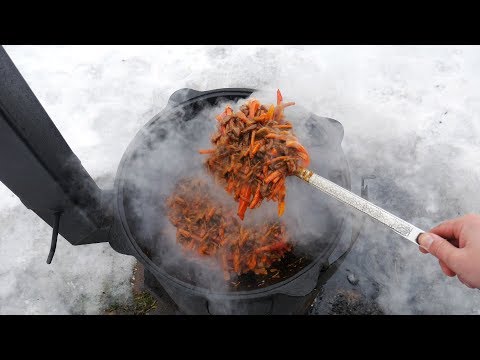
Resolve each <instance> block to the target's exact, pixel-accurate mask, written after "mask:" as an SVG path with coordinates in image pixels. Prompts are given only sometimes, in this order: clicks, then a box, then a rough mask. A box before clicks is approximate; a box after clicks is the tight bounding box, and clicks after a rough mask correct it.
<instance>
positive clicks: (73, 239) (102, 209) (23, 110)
mask: <svg viewBox="0 0 480 360" xmlns="http://www.w3.org/2000/svg"><path fill="white" fill-rule="evenodd" d="M0 181H2V182H3V183H4V184H5V185H6V186H7V187H8V188H9V189H10V190H11V191H12V192H13V193H15V195H17V196H18V197H19V198H20V200H21V201H22V202H23V204H25V206H26V207H27V208H29V209H31V210H32V211H34V212H35V213H36V214H37V215H38V216H40V217H41V218H42V219H43V220H44V221H45V222H46V223H47V224H49V225H50V226H52V227H55V228H56V230H58V233H60V234H61V235H62V236H63V237H64V238H65V239H67V240H68V241H69V242H70V243H71V244H73V245H83V244H90V243H98V242H105V241H108V233H109V229H110V225H111V211H110V202H109V201H107V199H106V198H107V196H105V194H104V193H103V192H102V191H101V190H100V188H99V187H98V186H97V184H96V183H95V182H94V181H93V179H92V178H91V177H90V175H89V174H88V172H87V171H86V170H85V169H84V168H83V166H82V164H81V162H80V160H79V159H78V158H77V156H75V154H74V153H73V151H72V150H71V149H70V147H69V146H68V144H67V143H66V141H65V139H64V138H63V137H62V135H61V134H60V132H59V131H58V129H57V128H56V126H55V125H54V123H53V121H52V120H51V119H50V117H49V116H48V114H47V113H46V111H45V110H44V109H43V107H42V105H41V104H40V102H39V101H38V99H37V98H36V97H35V95H34V93H33V92H32V90H31V89H30V87H29V86H28V84H27V83H26V81H25V79H24V78H23V77H22V75H21V74H20V72H19V71H18V69H17V68H16V67H15V65H14V64H13V62H12V61H11V59H10V58H9V56H8V55H7V53H6V51H5V50H4V49H3V47H1V46H0ZM56 225H58V226H56ZM54 235H55V234H54ZM53 238H55V241H56V236H53V237H52V242H53ZM53 245H54V244H53V243H52V249H55V247H54V246H53ZM50 255H53V254H52V253H51V254H50ZM49 260H50V261H51V256H49Z"/></svg>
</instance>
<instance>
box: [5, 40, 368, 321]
mask: <svg viewBox="0 0 480 360" xmlns="http://www.w3.org/2000/svg"><path fill="white" fill-rule="evenodd" d="M252 92H253V90H252V89H218V90H211V91H205V92H199V91H195V90H191V89H182V90H179V91H177V92H175V93H174V94H173V95H172V96H171V97H170V99H169V102H168V104H167V106H166V108H165V109H164V110H163V111H162V112H160V113H159V114H158V115H156V116H155V117H154V118H153V119H152V120H151V121H150V122H148V123H147V124H146V125H145V126H144V127H143V128H142V129H141V130H140V131H139V132H138V134H137V135H136V136H135V138H134V139H133V141H132V142H131V144H130V145H129V147H128V149H127V151H126V152H125V154H124V156H123V158H122V160H121V163H120V165H119V167H118V171H117V175H116V179H115V189H114V191H113V192H112V191H101V190H100V189H99V188H98V187H97V185H96V184H95V182H94V181H93V180H92V179H91V177H90V176H89V175H88V173H87V172H86V171H85V169H84V168H83V167H82V166H81V163H80V161H79V160H78V158H77V157H76V156H75V155H74V154H73V152H72V151H71V149H70V148H69V147H68V145H67V144H66V143H65V140H64V139H63V137H62V136H61V134H60V133H59V132H58V130H57V129H56V127H55V126H54V124H53V122H52V121H51V120H50V118H49V117H48V115H47V114H46V112H45V111H44V109H43V108H42V107H41V105H40V103H39V102H38V100H37V99H36V98H35V95H34V94H33V93H32V91H31V90H30V88H29V87H28V85H27V84H26V82H25V81H24V79H23V78H22V76H21V75H20V73H19V72H18V70H17V69H16V68H15V66H14V65H13V63H12V62H11V60H10V59H9V58H8V56H7V54H6V53H5V51H4V50H3V49H1V48H0V167H1V168H0V179H1V180H2V182H4V183H5V184H6V185H7V186H8V187H9V188H10V189H11V190H12V191H13V192H14V193H15V194H16V195H17V196H19V198H20V199H21V200H22V202H23V203H24V204H25V205H26V206H27V207H28V208H30V209H32V210H33V211H35V212H36V213H37V214H38V215H39V216H40V217H42V219H44V220H45V221H46V222H47V223H48V224H50V225H51V226H52V227H53V228H54V234H53V237H52V248H51V252H50V254H49V261H51V259H52V257H53V253H54V251H55V243H56V235H57V233H58V232H59V233H60V234H62V235H63V236H64V237H65V238H66V239H67V240H68V241H69V242H71V243H72V244H74V245H81V244H89V243H95V242H105V241H108V242H109V243H110V244H111V246H112V247H113V248H114V249H115V250H116V251H118V252H120V253H123V254H127V255H132V256H134V257H135V258H137V259H138V260H139V261H140V262H141V263H142V264H143V265H144V267H145V270H146V272H147V273H148V274H150V275H151V276H152V277H154V278H155V279H156V280H157V281H158V284H159V286H157V287H160V288H162V289H164V290H165V291H166V293H168V295H169V297H170V298H171V300H172V301H173V302H174V303H175V304H176V306H178V308H179V310H180V311H181V312H183V313H186V314H221V313H246V314H301V313H305V312H306V311H307V309H308V306H309V305H310V304H311V303H312V302H313V300H314V298H315V297H316V295H317V294H318V292H319V291H320V290H321V285H322V284H323V283H324V282H326V281H327V280H328V278H329V277H330V276H331V275H332V274H333V273H334V271H335V269H336V267H337V266H338V265H339V264H340V263H341V261H342V260H343V258H344V257H345V255H346V254H347V253H348V251H349V249H350V248H351V246H352V245H353V243H354V241H355V240H356V238H357V236H358V233H359V231H360V226H359V225H360V222H359V221H358V219H356V218H353V217H352V216H351V213H350V212H347V211H345V209H344V208H343V206H342V205H340V204H336V203H333V202H332V201H331V200H330V199H327V198H326V196H325V197H322V196H321V194H320V195H319V194H318V193H312V191H313V190H312V189H310V188H309V187H307V186H306V185H304V184H301V183H300V182H299V181H298V180H297V182H296V183H295V180H296V179H291V180H289V181H290V182H291V183H290V184H289V185H288V188H289V190H288V195H287V209H288V208H289V207H291V208H292V210H291V212H292V213H291V214H290V215H289V216H290V219H292V221H293V223H297V225H298V228H299V229H300V230H299V231H298V232H297V233H296V235H297V236H298V239H303V241H302V242H300V243H299V245H298V246H297V248H298V252H297V253H296V254H294V255H293V257H292V258H291V259H289V261H290V263H285V264H283V265H284V266H283V267H284V270H285V271H283V273H282V276H280V277H279V278H277V279H272V278H271V277H270V278H268V277H267V278H261V277H257V276H253V275H251V276H247V277H244V278H242V279H240V283H241V286H238V287H237V288H232V287H228V288H222V289H217V288H215V289H212V288H209V286H208V282H205V281H203V282H202V279H201V278H199V277H198V276H197V277H196V275H195V272H193V275H192V272H191V271H190V270H192V268H191V266H193V265H191V264H189V263H188V262H185V263H183V262H182V261H180V262H178V261H175V262H173V264H172V261H170V262H169V261H168V258H169V256H171V253H169V252H168V251H165V249H167V248H168V244H167V240H166V239H167V238H168V234H167V233H163V230H164V229H166V228H167V227H168V224H167V222H166V221H165V219H166V216H165V215H164V214H162V209H161V207H158V206H157V205H158V204H161V203H162V199H164V198H165V196H167V195H168V189H169V187H168V185H169V182H170V183H172V184H173V183H174V182H175V181H177V180H178V178H179V176H181V175H182V172H185V169H190V168H192V167H195V164H199V163H200V161H199V160H198V159H197V158H195V157H194V155H193V154H194V153H195V149H198V148H197V147H196V146H197V145H198V143H199V142H201V141H202V140H201V139H207V141H208V136H205V133H202V131H204V130H205V129H206V128H205V127H203V126H201V127H200V128H199V129H203V130H199V131H197V130H196V128H195V126H198V125H199V124H201V123H202V121H208V120H209V119H208V115H209V113H208V110H209V109H215V107H216V106H220V105H221V104H223V103H224V102H225V101H230V102H234V101H236V100H238V99H243V98H247V97H249V96H250V95H251V94H252ZM202 116H203V118H202ZM301 116H307V117H308V120H307V121H304V122H303V124H304V126H305V127H306V128H305V129H304V131H305V133H306V134H309V136H307V137H306V138H303V139H301V141H302V142H303V143H305V145H306V147H307V148H308V149H309V152H310V153H311V157H312V168H314V169H315V170H316V171H317V172H318V173H320V174H321V175H323V176H325V177H327V178H329V179H330V180H332V181H334V182H336V183H337V184H339V185H341V186H343V187H345V188H347V189H350V188H351V184H350V173H349V168H348V164H347V161H346V158H345V156H344V153H343V151H342V148H341V141H342V138H343V127H342V125H341V124H340V123H339V122H338V121H336V120H333V119H328V118H323V117H318V116H316V115H313V114H310V113H305V112H304V113H302V114H301ZM210 119H211V118H210ZM173 135H175V136H176V140H175V142H174V143H175V144H176V145H173V146H183V145H185V144H187V146H186V147H187V148H188V144H191V145H192V146H191V148H190V149H186V151H185V152H184V156H183V157H181V158H178V156H177V155H176V154H177V153H176V152H175V151H172V152H171V154H170V153H168V152H167V151H168V149H170V148H171V146H172V143H168V141H171V139H172V136H173ZM192 139H193V140H196V141H192ZM163 144H165V146H164V147H162V145H163ZM186 147H185V146H183V147H182V149H185V148H186ZM189 151H190V152H189ZM165 156H166V157H167V158H170V165H169V166H168V167H165V166H164V165H165V163H164V162H159V161H156V160H158V159H159V158H165ZM366 194H367V188H366V187H365V186H363V185H362V196H366ZM156 196H158V197H156ZM295 201H297V204H299V203H306V202H309V203H312V204H313V205H312V206H311V207H301V206H297V207H295V206H293V207H292V206H290V204H294V203H295ZM315 201H316V203H315ZM312 208H313V209H316V210H317V211H315V212H312ZM320 210H323V211H320ZM151 214H154V216H157V214H158V221H153V222H152V221H148V222H147V223H146V222H145V219H146V218H147V219H151V218H152V217H151V216H152V215H151ZM318 214H323V215H318ZM286 215H287V218H288V214H286ZM152 223H153V225H154V226H152V225H151V224H152ZM305 225H307V226H305ZM305 244H307V245H308V246H305ZM170 246H171V245H170ZM299 259H300V261H297V260H299ZM302 259H303V260H302ZM49 261H48V262H49ZM293 263H296V264H299V265H297V266H295V267H294V268H293V270H292V269H291V267H290V265H291V264H293Z"/></svg>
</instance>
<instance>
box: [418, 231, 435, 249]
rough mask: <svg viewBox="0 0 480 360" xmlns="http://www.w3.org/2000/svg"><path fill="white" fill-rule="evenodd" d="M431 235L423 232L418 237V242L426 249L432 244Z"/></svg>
mask: <svg viewBox="0 0 480 360" xmlns="http://www.w3.org/2000/svg"><path fill="white" fill-rule="evenodd" d="M432 242H433V237H432V235H430V234H427V233H423V234H421V235H420V236H419V237H418V243H419V244H420V245H421V246H423V247H424V248H425V249H427V250H428V248H429V247H430V245H432Z"/></svg>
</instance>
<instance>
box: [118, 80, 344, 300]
mask: <svg viewBox="0 0 480 360" xmlns="http://www.w3.org/2000/svg"><path fill="white" fill-rule="evenodd" d="M254 91H255V89H249V88H220V89H213V90H209V91H204V92H200V91H196V90H191V89H180V90H178V91H176V92H175V93H173V94H172V95H171V97H170V99H169V102H168V104H167V106H166V107H165V108H164V109H163V110H161V111H160V112H159V113H158V114H156V115H155V116H154V117H153V118H152V119H151V120H149V121H148V122H147V123H146V124H145V125H144V126H142V128H141V129H140V130H139V131H138V132H137V134H136V135H135V137H134V138H133V139H132V141H131V142H130V144H129V145H128V147H127V149H126V150H125V152H124V154H123V156H122V159H121V161H120V164H119V166H118V169H117V174H116V177H115V193H114V194H115V195H114V214H115V220H114V221H118V222H119V223H120V227H121V229H122V231H123V233H124V237H125V238H126V239H127V242H128V245H129V246H130V250H133V251H130V255H132V256H134V257H135V258H136V259H137V260H140V261H141V262H142V263H143V264H144V265H145V266H146V268H147V269H148V270H149V271H151V272H152V273H153V274H154V275H155V276H157V277H158V276H160V277H161V278H164V279H165V280H167V281H170V282H172V283H174V284H175V285H176V286H179V287H181V288H184V290H187V291H191V292H193V293H197V294H203V295H208V296H209V297H210V298H217V299H219V298H234V299H246V298H255V297H257V296H259V295H262V296H265V295H266V294H268V293H278V292H279V291H278V290H279V289H281V288H285V287H286V286H288V284H289V283H291V282H293V281H294V280H296V279H298V278H299V277H301V276H303V275H305V273H307V272H309V271H311V270H312V268H313V267H316V266H317V267H318V266H322V265H323V264H321V263H319V262H320V260H322V259H324V258H323V257H317V258H315V259H313V260H312V261H311V262H310V263H309V264H307V265H306V266H305V267H303V268H302V269H301V270H299V271H298V272H296V273H295V274H293V275H292V276H289V277H287V278H285V279H284V280H282V281H280V282H277V283H274V284H272V285H268V286H266V287H262V288H257V289H251V290H241V291H213V290H210V289H208V288H205V287H201V286H196V285H193V284H190V283H188V282H186V281H183V280H180V279H179V278H177V277H175V276H173V275H171V274H169V273H168V272H167V271H166V270H164V269H163V268H162V267H161V266H159V265H157V264H156V263H155V262H154V261H152V260H151V259H150V258H149V257H148V256H147V255H146V254H145V252H144V251H143V250H142V249H141V247H140V245H139V244H138V242H137V240H136V239H135V236H134V235H133V234H132V232H131V230H130V227H129V225H128V220H127V216H126V214H125V206H124V200H125V198H124V194H123V190H124V184H125V180H126V177H125V176H124V175H123V174H124V170H125V169H126V168H127V167H128V166H127V164H128V161H129V160H130V159H131V155H132V154H133V152H134V150H135V149H136V147H137V146H138V141H139V140H141V138H142V137H143V136H144V134H145V129H148V128H149V127H150V126H152V125H153V124H154V123H155V122H157V121H159V120H160V119H161V118H168V115H169V114H172V113H174V112H175V110H178V108H181V107H185V106H188V105H191V104H193V103H195V102H199V101H205V100H207V99H209V98H217V99H221V98H227V97H238V98H247V97H248V96H250V95H251V94H252V93H253V92H254ZM182 98H185V99H182ZM174 99H175V100H174ZM177 99H179V100H177ZM326 119H328V120H331V121H334V122H336V123H338V125H339V126H340V127H341V129H342V133H341V137H342V138H343V127H342V125H341V124H340V123H339V122H338V121H337V120H334V119H330V118H326ZM340 150H341V151H342V153H343V149H341V147H340ZM345 166H346V169H345V171H346V174H347V177H346V184H344V186H345V187H347V188H350V187H351V183H350V172H349V167H348V163H347V162H345ZM345 227H346V224H345V219H343V220H342V221H341V224H340V226H339V231H337V232H336V234H335V239H333V240H332V242H331V246H330V247H331V251H330V253H331V252H333V251H334V249H335V247H336V245H337V243H338V240H339V238H340V237H341V236H342V233H343V230H344V229H345ZM329 265H330V264H329Z"/></svg>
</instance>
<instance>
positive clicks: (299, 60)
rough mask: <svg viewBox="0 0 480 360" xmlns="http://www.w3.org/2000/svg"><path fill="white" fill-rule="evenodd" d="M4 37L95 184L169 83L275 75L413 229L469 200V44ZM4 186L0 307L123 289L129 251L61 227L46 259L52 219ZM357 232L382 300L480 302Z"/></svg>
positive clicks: (59, 308) (66, 309) (472, 54)
mask: <svg viewBox="0 0 480 360" xmlns="http://www.w3.org/2000/svg"><path fill="white" fill-rule="evenodd" d="M6 50H7V52H8V53H9V55H10V56H11V57H12V59H13V61H14V62H15V63H16V65H17V66H18V68H19V70H20V71H21V72H22V74H23V75H24V77H25V78H26V80H27V82H28V83H29V85H30V86H31V87H32V89H33V91H34V92H35V94H36V95H37V97H38V98H39V100H40V101H41V103H42V104H43V105H44V107H45V108H46V110H47V112H48V113H49V114H50V116H51V117H52V119H53V120H54V122H55V124H56V125H57V126H58V128H59V129H60V131H61V132H62V134H63V135H64V137H65V138H66V140H67V142H68V143H69V145H70V146H71V147H72V149H73V150H74V152H75V153H76V154H77V155H78V157H79V158H80V159H81V161H82V163H83V165H84V166H85V168H86V169H87V170H88V171H89V172H90V173H91V174H92V176H93V177H94V179H96V180H98V179H99V178H101V179H102V184H101V185H102V186H104V187H111V186H112V184H113V178H114V174H115V171H116V167H117V165H118V163H119V161H120V158H121V156H122V154H123V152H124V150H125V149H126V147H127V145H128V143H129V142H130V141H131V139H132V138H133V136H134V134H135V133H136V132H137V131H138V129H140V128H141V127H142V125H143V124H144V123H145V122H147V121H148V120H149V119H150V118H151V117H152V116H153V115H154V114H156V113H157V112H158V111H159V110H160V109H162V108H163V107H164V105H165V104H166V101H167V99H168V97H169V95H170V94H171V93H172V92H174V91H175V90H177V89H179V88H183V87H191V88H194V89H198V90H206V89H213V88H220V87H250V88H271V89H275V88H276V87H278V88H280V89H282V91H283V92H284V94H285V95H286V96H288V98H289V99H292V100H294V101H296V102H297V103H298V104H299V105H302V106H304V107H305V108H307V109H310V110H311V111H312V112H313V113H315V114H318V115H320V116H327V117H331V118H334V119H337V120H339V121H340V122H341V123H342V124H343V126H344V128H345V138H344V141H343V148H344V149H345V151H346V155H347V157H348V159H349V164H350V167H351V173H352V186H353V187H354V189H355V186H356V187H357V189H358V186H359V183H360V176H362V175H366V174H375V175H376V176H377V178H376V179H375V180H374V181H372V182H371V185H370V196H371V199H372V201H373V202H375V203H376V204H378V205H380V206H383V207H385V208H386V209H387V210H390V211H391V212H393V213H394V214H396V215H398V216H400V217H402V218H404V219H405V220H407V221H410V222H412V223H413V224H415V225H416V226H418V227H420V228H424V229H428V228H430V227H432V226H434V225H435V224H436V223H438V222H440V221H442V220H443V219H445V218H450V217H454V216H458V215H460V214H463V213H466V212H472V211H474V212H478V211H479V210H478V209H479V208H480V197H479V195H478V191H477V189H478V188H479V185H480V184H479V181H480V180H479V179H480V177H479V175H480V174H479V170H478V169H480V167H479V165H480V164H479V162H480V160H479V157H478V153H479V150H480V142H479V140H478V139H480V123H479V122H478V121H477V117H478V116H479V115H480V105H479V104H480V101H479V99H478V97H479V95H478V91H477V89H478V87H479V85H480V84H479V82H480V77H479V76H478V75H479V74H478V64H479V62H480V51H479V48H478V47H423V46H414V47H366V46H365V47H361V46H349V47H340V46H338V47H323V46H322V47H282V46H272V47H270V46H269V47H264V46H239V47H229V46H198V47H101V48H100V47H16V46H7V47H6ZM192 59H195V61H192ZM270 101H271V100H270ZM2 186H3V185H2ZM1 191H2V195H1V196H0V201H1V210H0V218H1V224H2V225H1V228H2V229H1V235H0V289H1V292H0V312H1V313H72V312H80V313H96V312H98V311H100V309H101V308H102V306H103V305H104V302H103V301H102V292H107V293H113V294H114V295H115V293H117V295H118V296H120V295H122V294H123V295H122V296H126V295H125V294H127V293H128V279H129V276H130V269H131V265H132V263H133V260H132V258H130V257H127V256H122V255H120V254H117V253H115V252H114V251H113V250H111V249H109V248H108V245H105V246H104V245H95V246H89V247H84V248H82V247H72V246H70V245H69V244H68V243H66V242H65V241H64V240H60V241H59V246H58V249H57V254H56V258H55V259H54V262H53V264H52V266H50V267H48V266H47V265H45V264H44V257H45V255H46V253H47V250H48V246H49V227H48V226H46V225H45V224H43V223H42V221H40V220H38V219H36V217H35V215H34V214H33V213H31V212H29V211H27V210H25V209H24V207H23V205H22V204H21V203H20V202H19V201H18V199H16V198H15V197H13V196H12V195H11V194H10V193H9V191H8V190H7V189H5V188H3V187H2V190H1ZM287 196H288V195H287ZM287 206H288V205H287ZM363 235H364V236H363V237H362V239H361V240H362V241H361V242H358V243H357V245H356V250H357V252H356V254H357V255H356V256H357V257H358V259H355V260H357V261H358V266H359V274H360V276H364V277H369V278H372V279H374V280H375V281H377V282H378V283H379V284H380V296H379V301H380V303H381V305H382V307H383V308H384V309H385V311H386V312H387V313H477V312H478V311H479V310H480V298H479V297H478V291H476V290H470V289H467V288H465V287H463V285H461V284H459V283H458V281H457V280H456V279H449V278H446V277H444V276H443V275H442V274H441V271H440V269H439V267H438V264H437V262H436V261H435V260H434V259H433V258H432V257H431V256H429V255H423V254H420V253H419V251H418V249H416V247H415V246H412V245H411V244H409V243H407V242H405V241H404V240H402V239H401V238H400V237H399V236H397V235H395V234H392V233H390V232H388V231H386V230H385V229H384V228H383V227H382V226H381V225H376V224H371V225H369V226H367V227H366V228H365V229H364V232H363ZM112 279H113V280H112ZM99 284H106V285H105V286H103V285H99ZM118 284H124V286H120V287H119V286H118ZM115 289H120V290H119V291H118V292H116V290H115ZM66 294H68V296H66ZM115 296H116V295H115ZM78 304H84V305H83V306H78Z"/></svg>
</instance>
